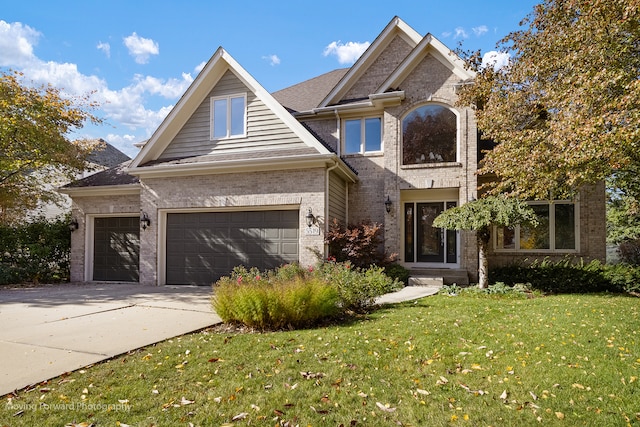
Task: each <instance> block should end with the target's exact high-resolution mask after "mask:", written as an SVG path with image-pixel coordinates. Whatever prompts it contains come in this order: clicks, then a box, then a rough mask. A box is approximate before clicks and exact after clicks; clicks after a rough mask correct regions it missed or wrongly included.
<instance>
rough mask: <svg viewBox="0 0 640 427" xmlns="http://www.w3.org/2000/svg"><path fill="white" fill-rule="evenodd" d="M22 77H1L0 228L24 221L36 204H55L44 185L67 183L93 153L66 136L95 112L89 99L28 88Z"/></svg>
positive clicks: (91, 146) (8, 74)
mask: <svg viewBox="0 0 640 427" xmlns="http://www.w3.org/2000/svg"><path fill="white" fill-rule="evenodd" d="M22 77H23V76H22V74H20V73H18V72H6V73H2V74H0V223H5V224H10V223H12V222H14V221H17V220H20V219H21V218H23V217H24V215H25V214H26V212H28V211H29V210H31V209H33V208H35V207H36V205H37V204H38V202H40V201H42V202H57V201H58V195H57V193H55V191H54V189H53V188H51V186H47V185H46V183H47V181H48V180H50V179H53V178H54V177H55V178H57V179H59V177H60V175H61V174H62V175H64V176H67V177H68V178H69V179H72V178H73V177H74V176H75V174H77V173H78V172H79V171H82V170H83V169H84V168H85V165H86V159H87V157H88V155H89V154H90V152H91V151H92V150H93V149H94V148H95V145H94V143H91V142H89V141H84V140H78V141H71V140H70V139H69V134H70V132H72V131H73V130H76V129H79V128H81V127H82V126H83V125H84V123H85V122H86V121H87V120H89V121H91V122H93V123H99V122H100V119H99V118H97V117H95V116H94V115H92V114H91V113H90V111H91V110H92V109H94V108H95V107H96V105H95V104H94V103H91V102H89V100H88V97H84V98H69V97H66V96H63V95H62V94H61V91H60V90H59V89H57V88H54V87H51V86H43V87H29V86H27V85H25V84H23V82H22Z"/></svg>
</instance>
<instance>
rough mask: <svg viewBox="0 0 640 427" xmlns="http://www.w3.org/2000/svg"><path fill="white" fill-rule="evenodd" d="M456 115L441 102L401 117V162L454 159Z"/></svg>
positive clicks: (405, 163)
mask: <svg viewBox="0 0 640 427" xmlns="http://www.w3.org/2000/svg"><path fill="white" fill-rule="evenodd" d="M457 122H458V120H457V118H456V115H455V113H454V112H453V111H451V110H450V109H448V108H446V107H443V106H441V105H435V104H429V105H423V106H422V107H418V108H416V109H415V110H413V111H412V112H411V113H409V114H408V115H407V116H406V117H405V118H404V120H402V164H404V165H416V164H421V163H440V162H455V161H456V157H457V139H458V131H457Z"/></svg>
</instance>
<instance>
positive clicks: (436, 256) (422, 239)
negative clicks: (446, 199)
mask: <svg viewBox="0 0 640 427" xmlns="http://www.w3.org/2000/svg"><path fill="white" fill-rule="evenodd" d="M442 211H443V204H442V203H417V204H416V213H417V215H418V217H417V218H416V225H417V230H416V234H417V236H416V237H417V239H416V240H417V241H416V243H417V245H418V247H417V248H416V249H417V251H416V255H417V257H416V261H417V262H444V239H443V230H442V229H441V228H434V227H433V220H434V219H436V217H437V216H438V215H440V214H441V213H442Z"/></svg>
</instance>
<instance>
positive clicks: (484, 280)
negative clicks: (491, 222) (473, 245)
mask: <svg viewBox="0 0 640 427" xmlns="http://www.w3.org/2000/svg"><path fill="white" fill-rule="evenodd" d="M488 246H489V242H487V241H485V240H484V239H478V287H479V288H480V289H486V288H488V287H489V260H488V259H487V248H488Z"/></svg>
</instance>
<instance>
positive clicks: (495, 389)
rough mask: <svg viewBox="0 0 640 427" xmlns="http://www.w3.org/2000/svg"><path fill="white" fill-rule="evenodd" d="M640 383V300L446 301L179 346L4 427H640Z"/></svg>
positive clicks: (202, 338)
mask: <svg viewBox="0 0 640 427" xmlns="http://www.w3.org/2000/svg"><path fill="white" fill-rule="evenodd" d="M638 378H640V300H639V299H638V298H632V297H625V296H610V295H563V296H548V297H541V298H534V299H513V298H502V299H498V298H494V297H491V296H484V297H479V296H469V295H462V296H456V297H450V296H445V295H438V296H434V297H429V298H425V299H422V300H419V301H416V302H410V303H404V304H400V305H395V306H387V307H384V308H382V309H379V310H378V311H376V312H374V313H372V314H370V315H369V316H367V317H366V318H362V319H358V320H353V321H351V322H349V323H347V324H342V325H335V326H329V327H323V328H318V329H310V330H304V331H290V332H276V333H263V334H257V333H249V334H233V333H214V332H212V331H208V332H207V331H205V332H199V333H194V334H191V335H187V336H184V337H181V338H176V339H173V340H169V341H167V342H163V343H161V344H158V345H155V346H151V347H148V348H144V349H141V350H138V351H135V352H131V353H130V354H127V355H124V356H121V357H119V358H116V359H113V360H111V361H109V362H106V363H102V364H99V365H96V366H93V367H90V368H87V369H85V370H81V371H78V372H74V373H71V374H69V375H67V376H65V377H62V378H58V379H55V380H52V381H50V382H49V383H47V384H44V385H40V386H38V387H36V388H35V389H33V390H31V391H28V392H21V393H20V394H19V395H18V396H17V397H14V398H13V399H6V400H5V402H4V403H3V406H2V407H0V425H2V426H4V425H7V426H34V425H45V424H46V425H51V426H54V425H58V426H64V425H65V424H68V423H69V424H71V423H82V422H85V423H87V425H88V424H90V423H95V425H96V426H117V425H136V426H138V425H139V426H180V425H182V426H189V425H195V426H220V425H237V426H245V425H268V426H276V425H290V426H295V425H300V426H325V425H326V426H339V425H344V426H384V425H389V426H397V425H403V426H409V425H412V426H439V425H446V426H451V425H463V426H464V425H468V426H488V425H493V426H504V425H509V426H518V425H522V426H531V425H538V424H541V425H561V426H579V425H588V426H624V425H640V380H639V379H638ZM20 411H22V412H21V413H19V412H20ZM287 422H288V424H287ZM118 423H120V424H118ZM190 423H191V424H190Z"/></svg>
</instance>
